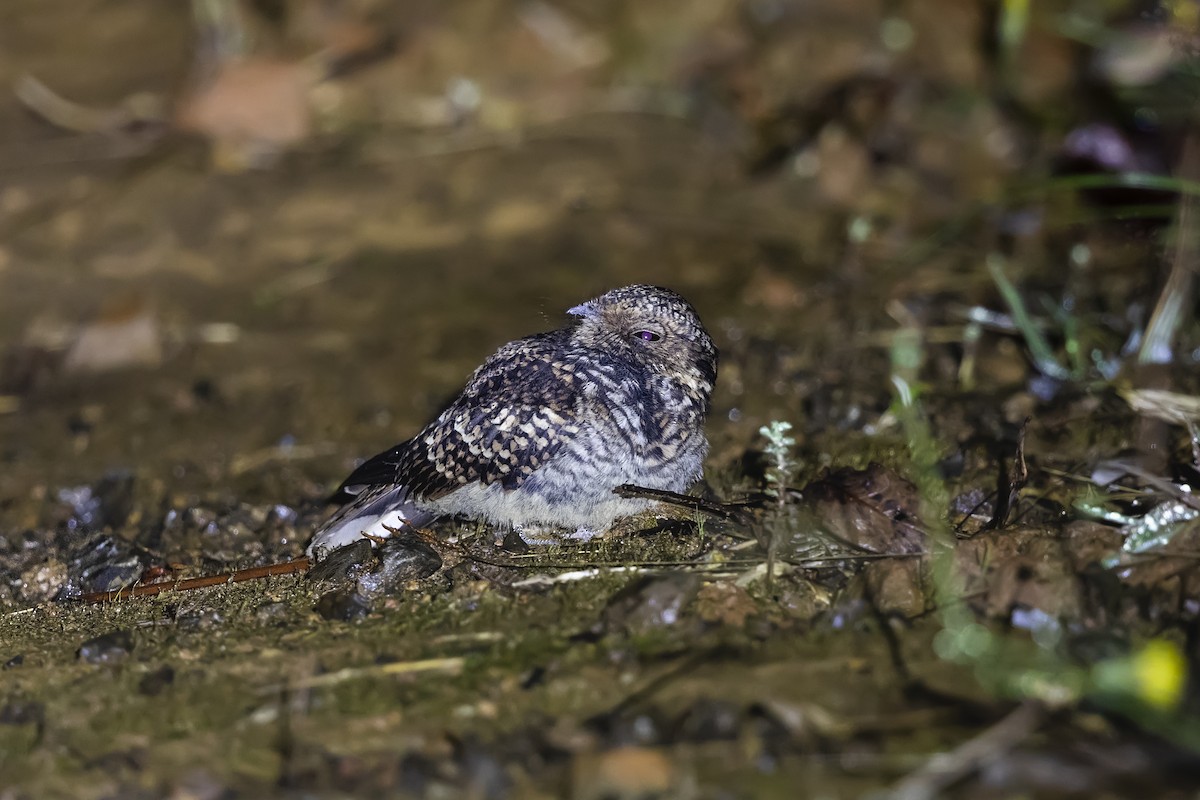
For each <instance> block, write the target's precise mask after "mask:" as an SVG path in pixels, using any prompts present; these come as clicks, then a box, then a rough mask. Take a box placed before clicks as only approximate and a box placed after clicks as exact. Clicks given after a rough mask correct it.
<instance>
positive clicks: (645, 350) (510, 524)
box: [307, 284, 718, 560]
mask: <svg viewBox="0 0 1200 800" xmlns="http://www.w3.org/2000/svg"><path fill="white" fill-rule="evenodd" d="M567 314H569V315H570V316H571V318H572V320H571V323H570V324H568V325H566V326H565V327H562V328H559V329H557V330H553V331H549V332H546V333H538V334H534V335H532V336H528V337H525V338H522V339H517V340H515V341H512V342H509V343H508V344H506V345H504V346H503V347H501V348H500V349H499V350H497V351H496V352H495V353H493V354H492V355H491V356H490V357H489V358H487V359H486V360H485V361H484V362H483V364H482V365H480V366H479V367H478V368H477V369H476V370H475V372H474V373H473V374H472V375H471V377H470V378H469V379H468V380H467V382H466V385H465V386H464V387H463V389H462V390H461V391H460V392H459V393H458V394H457V396H455V397H454V399H453V400H452V401H450V403H449V404H448V405H447V406H446V407H445V409H444V410H443V411H442V412H441V413H440V414H438V415H437V416H436V417H435V418H434V419H433V421H431V422H430V423H429V424H428V425H426V426H425V427H424V428H423V429H421V431H420V432H419V433H417V434H416V435H415V436H413V437H412V438H411V439H408V440H407V441H404V442H401V443H400V444H398V445H396V446H395V447H393V448H391V449H390V450H385V451H384V452H382V453H379V454H378V455H376V456H374V457H373V458H370V459H367V460H366V461H365V462H363V463H362V464H361V465H360V466H358V467H357V468H356V469H355V470H354V471H353V472H352V473H351V474H350V476H349V477H347V478H346V480H345V481H344V482H343V483H342V484H341V486H340V487H339V488H338V490H337V492H336V493H335V494H334V496H333V499H334V500H335V501H336V502H341V503H343V505H342V507H341V508H340V509H339V510H338V511H337V512H336V513H335V514H334V515H333V516H332V517H331V518H330V519H329V520H328V521H327V522H326V523H325V524H324V525H322V526H321V527H320V528H318V530H317V531H316V532H315V534H314V535H313V538H312V540H311V542H310V544H309V546H308V549H307V553H308V555H309V556H310V557H313V558H314V559H318V560H319V559H321V558H323V557H324V556H326V555H328V554H329V553H331V552H332V551H333V550H335V549H337V548H339V547H342V546H344V545H347V544H353V543H354V542H356V541H358V540H360V539H361V538H362V537H363V536H367V537H370V538H375V537H386V536H388V535H389V534H391V533H393V532H395V531H397V530H399V529H400V528H402V527H405V526H408V527H411V528H414V529H420V528H422V527H424V526H427V525H428V524H429V523H431V522H433V521H434V520H435V519H437V518H439V517H447V516H451V517H462V518H467V519H474V520H480V521H483V522H486V523H489V524H491V525H493V526H496V528H497V529H498V530H501V529H503V530H516V531H517V532H518V533H520V532H521V531H522V530H534V531H538V530H545V529H551V530H562V531H566V532H568V533H569V532H570V531H572V529H573V530H574V531H575V532H576V533H578V534H579V535H581V536H586V535H588V534H596V533H600V532H603V531H605V530H607V529H608V528H610V527H611V525H612V523H613V522H614V521H615V520H617V519H620V518H622V517H627V516H630V515H633V514H637V513H640V512H642V511H644V510H646V509H647V508H648V507H649V506H650V505H652V503H651V501H649V500H646V499H640V498H623V497H618V496H617V495H616V494H615V493H614V489H616V488H617V487H618V486H621V485H623V484H634V485H637V486H641V487H645V488H650V489H665V490H667V491H672V492H683V491H685V490H686V489H687V488H688V487H689V486H691V485H692V484H693V483H695V482H696V481H697V480H698V479H699V478H700V476H701V472H702V467H703V463H704V459H705V457H706V455H707V454H708V439H707V437H706V435H705V431H704V425H705V421H706V419H707V417H708V413H709V408H710V405H711V398H712V391H713V387H714V385H715V384H716V380H717V360H718V353H717V348H716V346H715V345H714V343H713V340H712V337H711V336H709V334H708V331H706V330H705V328H704V325H703V324H702V323H701V322H700V317H699V316H698V315H697V313H696V310H695V309H694V308H693V307H692V305H691V304H690V303H689V302H688V301H687V300H685V299H684V298H683V297H682V296H681V295H679V294H678V293H676V292H674V291H672V290H670V289H666V288H663V287H660V286H651V285H646V284H637V285H633V286H625V287H622V288H618V289H613V290H611V291H609V292H607V293H605V294H602V295H600V296H599V297H596V298H594V299H591V300H588V301H586V302H584V303H581V304H579V305H577V306H574V307H573V308H571V309H569V310H568V311H567Z"/></svg>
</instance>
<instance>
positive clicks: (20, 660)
mask: <svg viewBox="0 0 1200 800" xmlns="http://www.w3.org/2000/svg"><path fill="white" fill-rule="evenodd" d="M24 663H25V654H24V653H17V654H16V655H15V656H13V657H12V658H10V659H9V660H8V661H5V662H4V666H3V667H0V669H5V670H9V669H16V668H17V667H19V666H21V665H22V664H24Z"/></svg>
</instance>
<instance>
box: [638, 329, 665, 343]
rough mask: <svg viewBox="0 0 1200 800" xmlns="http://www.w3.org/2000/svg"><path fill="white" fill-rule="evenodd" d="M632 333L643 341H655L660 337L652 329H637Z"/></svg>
mask: <svg viewBox="0 0 1200 800" xmlns="http://www.w3.org/2000/svg"><path fill="white" fill-rule="evenodd" d="M634 335H635V336H637V338H639V339H641V340H642V341H643V342H657V341H658V340H659V339H661V338H662V337H661V336H659V335H658V334H657V333H655V332H654V331H638V332H637V333H636V334H634Z"/></svg>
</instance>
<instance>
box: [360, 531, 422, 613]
mask: <svg viewBox="0 0 1200 800" xmlns="http://www.w3.org/2000/svg"><path fill="white" fill-rule="evenodd" d="M377 556H378V563H377V564H376V565H375V567H374V568H373V569H371V570H370V571H368V572H367V573H366V574H363V575H361V576H360V577H359V579H358V591H359V593H360V594H362V595H363V596H364V597H368V598H374V597H382V596H387V595H397V594H400V593H401V592H403V591H404V590H405V588H407V585H408V584H409V583H410V582H412V581H418V580H421V579H423V578H428V577H429V576H430V575H432V574H433V573H435V572H437V571H438V570H439V569H441V568H442V557H441V555H440V554H439V553H438V552H437V551H436V550H434V549H433V548H432V547H431V546H430V545H429V544H428V543H426V542H425V540H424V539H422V538H421V537H420V536H418V535H416V534H415V533H410V534H406V533H400V534H396V535H395V536H392V537H390V538H389V539H388V540H387V541H385V542H384V543H383V545H382V546H381V547H380V548H379V551H378V553H377Z"/></svg>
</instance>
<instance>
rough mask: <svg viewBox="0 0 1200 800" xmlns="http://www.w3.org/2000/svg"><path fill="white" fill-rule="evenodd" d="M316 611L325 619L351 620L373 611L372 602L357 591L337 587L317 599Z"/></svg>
mask: <svg viewBox="0 0 1200 800" xmlns="http://www.w3.org/2000/svg"><path fill="white" fill-rule="evenodd" d="M316 612H317V613H318V614H320V615H321V617H323V618H324V619H328V620H337V621H341V622H351V621H353V620H356V619H362V618H363V617H365V616H367V615H368V614H370V613H371V604H370V602H368V601H367V599H366V598H365V597H363V596H362V595H360V594H358V593H357V592H351V591H347V590H345V589H335V590H334V591H332V592H326V593H325V594H323V595H321V597H320V598H319V599H318V600H317V605H316Z"/></svg>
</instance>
